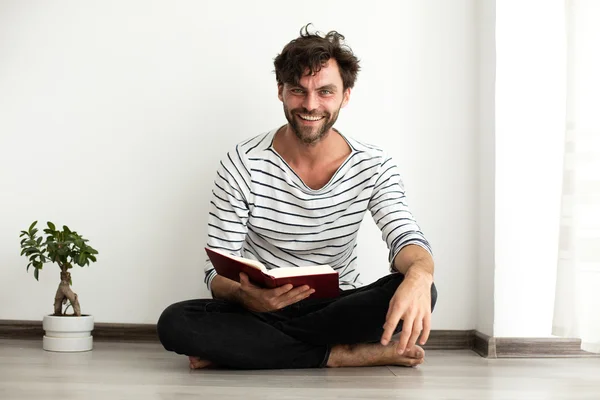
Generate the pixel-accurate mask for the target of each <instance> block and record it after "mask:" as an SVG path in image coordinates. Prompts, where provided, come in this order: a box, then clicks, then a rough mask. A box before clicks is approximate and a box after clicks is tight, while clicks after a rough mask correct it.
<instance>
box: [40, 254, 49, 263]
mask: <svg viewBox="0 0 600 400" xmlns="http://www.w3.org/2000/svg"><path fill="white" fill-rule="evenodd" d="M40 258H41V260H42V262H43V263H45V262H48V259H47V258H46V257H44V256H40Z"/></svg>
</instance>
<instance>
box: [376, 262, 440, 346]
mask: <svg viewBox="0 0 600 400" xmlns="http://www.w3.org/2000/svg"><path fill="white" fill-rule="evenodd" d="M411 272H412V271H411ZM432 283H433V277H432V276H431V274H429V273H426V272H421V271H419V272H417V273H413V274H411V273H409V274H407V275H406V276H405V278H404V280H403V281H402V283H401V284H400V286H398V289H396V293H395V294H394V296H393V297H392V299H391V300H390V306H389V308H388V312H387V315H386V318H385V324H384V325H383V328H384V331H383V336H382V337H381V344H382V345H384V346H387V344H388V343H389V342H390V340H391V339H392V335H393V334H394V330H395V329H396V327H397V326H398V323H399V321H400V320H402V321H403V322H402V332H401V334H400V340H399V342H398V346H397V352H398V354H403V353H404V351H405V350H410V349H411V348H412V347H413V346H414V345H415V344H416V343H417V339H418V338H419V335H421V340H420V341H419V344H421V345H424V344H425V343H426V342H427V339H428V338H429V331H430V325H431V285H432Z"/></svg>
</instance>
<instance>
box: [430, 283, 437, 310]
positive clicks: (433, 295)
mask: <svg viewBox="0 0 600 400" xmlns="http://www.w3.org/2000/svg"><path fill="white" fill-rule="evenodd" d="M435 303H437V288H436V287H435V283H432V284H431V312H433V309H434V308H435Z"/></svg>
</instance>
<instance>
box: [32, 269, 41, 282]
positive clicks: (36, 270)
mask: <svg viewBox="0 0 600 400" xmlns="http://www.w3.org/2000/svg"><path fill="white" fill-rule="evenodd" d="M33 276H34V277H35V280H36V281H39V280H40V279H39V276H40V270H39V269H37V268H36V269H35V271H33Z"/></svg>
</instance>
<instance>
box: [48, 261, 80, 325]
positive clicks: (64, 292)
mask: <svg viewBox="0 0 600 400" xmlns="http://www.w3.org/2000/svg"><path fill="white" fill-rule="evenodd" d="M69 282H71V274H70V273H69V272H66V271H62V272H61V273H60V284H59V285H58V289H57V290H56V296H54V315H63V313H62V305H63V304H64V303H66V302H67V299H68V300H69V301H70V302H71V305H72V306H73V315H76V316H78V317H80V316H81V307H79V300H77V293H74V292H73V291H72V290H71V285H70V284H69Z"/></svg>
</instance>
